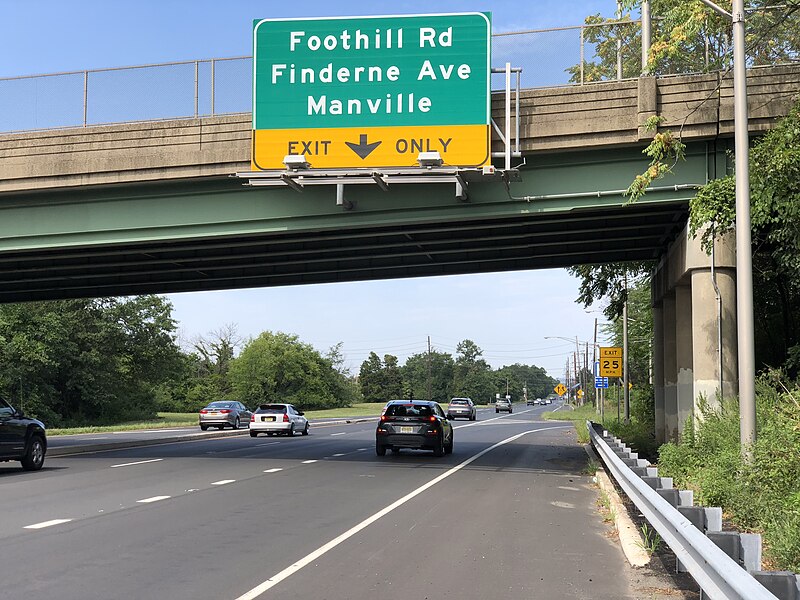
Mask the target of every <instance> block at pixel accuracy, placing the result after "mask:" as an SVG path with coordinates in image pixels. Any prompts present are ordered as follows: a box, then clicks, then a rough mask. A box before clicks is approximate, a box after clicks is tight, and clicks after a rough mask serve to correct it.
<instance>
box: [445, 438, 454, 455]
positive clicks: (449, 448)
mask: <svg viewBox="0 0 800 600" xmlns="http://www.w3.org/2000/svg"><path fill="white" fill-rule="evenodd" d="M444 453H445V454H452V453H453V440H450V443H449V444H445V446H444Z"/></svg>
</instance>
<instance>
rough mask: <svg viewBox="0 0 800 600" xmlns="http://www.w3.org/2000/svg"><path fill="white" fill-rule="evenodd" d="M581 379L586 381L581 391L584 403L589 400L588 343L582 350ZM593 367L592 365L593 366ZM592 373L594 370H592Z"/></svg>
mask: <svg viewBox="0 0 800 600" xmlns="http://www.w3.org/2000/svg"><path fill="white" fill-rule="evenodd" d="M583 352H584V354H583V379H584V381H586V386H585V388H584V390H583V398H584V401H586V402H588V400H589V342H586V346H585V347H584V349H583ZM593 366H594V365H593ZM592 371H594V369H592ZM592 385H593V386H594V381H592Z"/></svg>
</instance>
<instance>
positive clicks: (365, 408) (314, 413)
mask: <svg viewBox="0 0 800 600" xmlns="http://www.w3.org/2000/svg"><path fill="white" fill-rule="evenodd" d="M385 405H386V403H385V402H362V403H359V404H353V406H350V407H346V408H327V409H325V410H307V411H305V414H306V418H308V419H326V418H331V417H335V418H340V419H341V418H346V417H379V416H380V414H381V410H383V407H384V406H385Z"/></svg>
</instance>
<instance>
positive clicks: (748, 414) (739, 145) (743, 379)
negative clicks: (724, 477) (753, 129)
mask: <svg viewBox="0 0 800 600" xmlns="http://www.w3.org/2000/svg"><path fill="white" fill-rule="evenodd" d="M701 2H702V3H703V4H705V5H706V6H708V7H710V8H711V9H713V10H714V11H716V12H717V13H719V14H721V15H724V16H726V17H728V18H729V19H730V20H731V21H732V22H733V111H734V140H735V152H736V167H735V168H736V327H737V336H738V346H739V353H738V358H739V443H740V445H741V453H742V456H743V457H744V458H745V459H747V460H750V459H752V456H753V455H752V447H753V444H755V441H756V390H755V379H756V367H755V364H756V357H755V341H754V325H753V254H752V253H753V249H752V241H751V238H750V142H749V130H748V129H749V125H748V116H747V63H746V56H745V52H744V50H745V47H744V46H745V22H744V0H733V7H732V8H733V14H731V13H729V12H728V11H726V10H724V9H722V8H720V7H719V6H717V5H716V4H714V3H713V2H711V0H701Z"/></svg>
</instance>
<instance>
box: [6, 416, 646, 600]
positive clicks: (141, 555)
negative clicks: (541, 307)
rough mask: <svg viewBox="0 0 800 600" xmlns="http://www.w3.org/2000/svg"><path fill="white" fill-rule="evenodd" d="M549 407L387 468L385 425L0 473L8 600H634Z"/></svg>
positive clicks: (405, 456) (464, 424) (577, 451)
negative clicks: (380, 453) (380, 452)
mask: <svg viewBox="0 0 800 600" xmlns="http://www.w3.org/2000/svg"><path fill="white" fill-rule="evenodd" d="M553 408H554V407H553V406H547V407H538V406H537V407H524V406H522V405H519V404H518V405H516V406H515V412H514V413H513V414H505V413H501V414H500V415H496V414H495V413H494V411H493V410H488V411H487V410H481V411H480V412H479V420H478V421H476V422H468V421H457V422H455V423H454V425H455V427H456V431H455V448H454V452H453V454H452V455H449V456H445V457H442V458H435V457H434V456H433V455H432V454H431V453H429V452H418V451H411V450H408V451H403V452H401V453H400V454H396V455H394V454H391V453H390V454H387V456H385V457H380V458H379V457H377V456H376V455H375V450H374V443H375V442H374V440H375V433H374V431H375V424H374V423H354V424H349V425H332V426H324V427H323V426H318V427H315V428H314V429H312V432H311V435H309V436H307V437H299V436H298V437H294V438H285V437H264V436H261V437H258V438H255V439H252V438H250V437H249V436H247V435H245V436H228V437H223V438H214V439H196V440H192V441H183V442H174V443H169V444H162V445H152V446H145V447H138V448H128V449H115V450H112V451H103V452H93V453H86V454H75V455H70V456H64V457H48V459H47V461H46V463H45V468H44V469H43V470H41V471H39V472H36V473H27V472H23V471H22V470H20V469H19V468H18V464H17V463H0V511H1V512H2V518H0V557H2V559H0V597H2V598H25V599H26V600H39V599H41V600H45V599H46V600H53V599H59V600H92V599H103V600H105V599H114V598H126V599H151V598H152V599H170V600H184V599H185V600H190V599H191V600H199V599H206V598H207V599H213V600H218V599H219V600H222V599H231V600H245V599H250V598H303V599H308V598H314V599H316V600H324V599H362V598H364V599H366V598H381V599H385V600H392V599H397V600H409V599H423V598H460V599H465V598H466V599H472V598H476V599H478V598H486V599H495V598H497V599H500V598H527V599H530V598H540V599H561V598H564V599H567V598H569V599H572V598H581V599H585V598H614V599H632V598H634V597H635V596H634V595H631V592H630V586H629V584H628V582H627V580H626V578H625V577H624V576H620V573H621V572H623V571H624V570H625V569H626V566H625V563H624V558H623V556H622V553H621V551H620V550H619V548H618V547H617V545H616V544H615V543H614V542H613V541H611V540H609V538H608V536H607V535H606V532H607V526H606V525H604V524H603V523H602V521H601V519H600V517H599V515H598V514H597V510H596V506H595V502H596V497H597V493H596V491H595V489H594V488H593V486H592V485H591V483H590V478H589V477H588V476H586V475H583V474H582V471H583V469H584V466H585V464H586V460H587V456H586V453H585V451H584V449H583V448H582V447H581V446H579V445H577V444H576V443H575V432H574V428H573V427H572V425H571V424H568V423H564V422H553V421H541V420H538V416H539V415H540V414H541V412H543V411H544V410H552V409H553Z"/></svg>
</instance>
